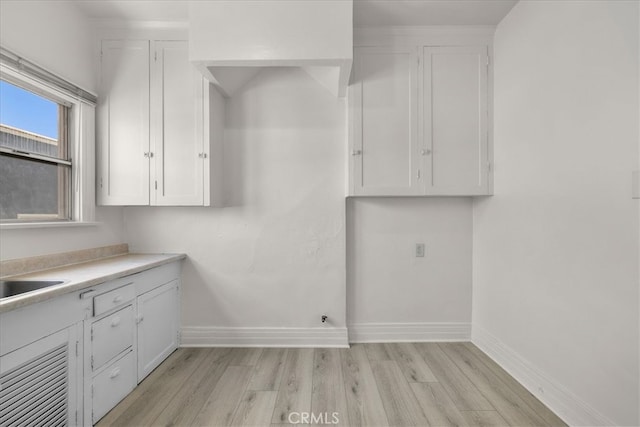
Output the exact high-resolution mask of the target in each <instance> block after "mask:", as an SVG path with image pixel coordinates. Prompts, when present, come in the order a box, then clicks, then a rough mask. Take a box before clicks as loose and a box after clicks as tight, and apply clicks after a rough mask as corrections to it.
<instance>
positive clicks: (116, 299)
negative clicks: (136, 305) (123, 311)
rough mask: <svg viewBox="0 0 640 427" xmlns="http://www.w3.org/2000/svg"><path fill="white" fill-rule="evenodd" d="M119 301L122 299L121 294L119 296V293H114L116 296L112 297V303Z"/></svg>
mask: <svg viewBox="0 0 640 427" xmlns="http://www.w3.org/2000/svg"><path fill="white" fill-rule="evenodd" d="M120 301H122V296H120V295H116V297H115V298H114V299H113V303H114V304H117V303H119V302H120Z"/></svg>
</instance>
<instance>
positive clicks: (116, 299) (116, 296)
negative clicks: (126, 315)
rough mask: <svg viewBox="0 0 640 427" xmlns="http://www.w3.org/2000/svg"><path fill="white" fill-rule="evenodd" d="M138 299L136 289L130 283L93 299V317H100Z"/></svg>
mask: <svg viewBox="0 0 640 427" xmlns="http://www.w3.org/2000/svg"><path fill="white" fill-rule="evenodd" d="M135 297H136V288H135V286H134V285H133V283H129V284H127V285H125V286H122V287H120V288H117V289H114V290H112V291H109V292H107V293H104V294H102V295H98V296H97V297H95V298H94V299H93V315H94V316H99V315H101V314H103V313H106V312H107V311H109V310H112V309H114V308H116V307H119V306H121V305H125V304H127V303H128V302H130V301H133V299H134V298H135Z"/></svg>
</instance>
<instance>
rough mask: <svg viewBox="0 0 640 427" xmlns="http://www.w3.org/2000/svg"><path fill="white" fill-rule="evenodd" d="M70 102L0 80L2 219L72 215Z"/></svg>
mask: <svg viewBox="0 0 640 427" xmlns="http://www.w3.org/2000/svg"><path fill="white" fill-rule="evenodd" d="M69 109H70V108H69V106H67V105H64V104H62V103H59V102H56V101H54V100H52V99H50V98H49V97H47V96H46V95H44V96H43V95H42V94H41V93H35V92H34V91H30V90H27V89H24V88H22V87H20V86H18V85H16V84H12V83H9V82H7V81H4V80H0V177H1V180H0V220H1V221H2V222H28V221H37V222H42V221H68V220H70V219H72V217H71V213H72V207H71V202H72V198H71V194H72V192H71V175H72V167H73V166H72V163H71V159H70V155H69V141H68V140H69V132H68V131H69Z"/></svg>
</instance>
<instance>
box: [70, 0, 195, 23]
mask: <svg viewBox="0 0 640 427" xmlns="http://www.w3.org/2000/svg"><path fill="white" fill-rule="evenodd" d="M73 1H74V3H76V4H77V5H78V6H79V7H80V10H82V12H83V13H84V14H85V15H87V16H88V17H89V18H91V19H97V20H105V21H176V22H186V21H187V20H188V18H189V13H188V12H189V2H188V1H187V0H73Z"/></svg>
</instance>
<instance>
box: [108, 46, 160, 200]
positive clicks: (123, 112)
mask: <svg viewBox="0 0 640 427" xmlns="http://www.w3.org/2000/svg"><path fill="white" fill-rule="evenodd" d="M97 113H98V120H97V132H98V135H97V136H98V152H97V154H98V158H99V159H100V160H99V163H98V169H97V171H98V177H97V178H98V179H97V183H96V184H97V186H98V199H99V203H100V204H103V205H148V204H149V161H148V157H145V156H149V42H148V41H139V40H135V41H104V42H103V43H102V51H101V75H100V94H99V97H98V108H97Z"/></svg>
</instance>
